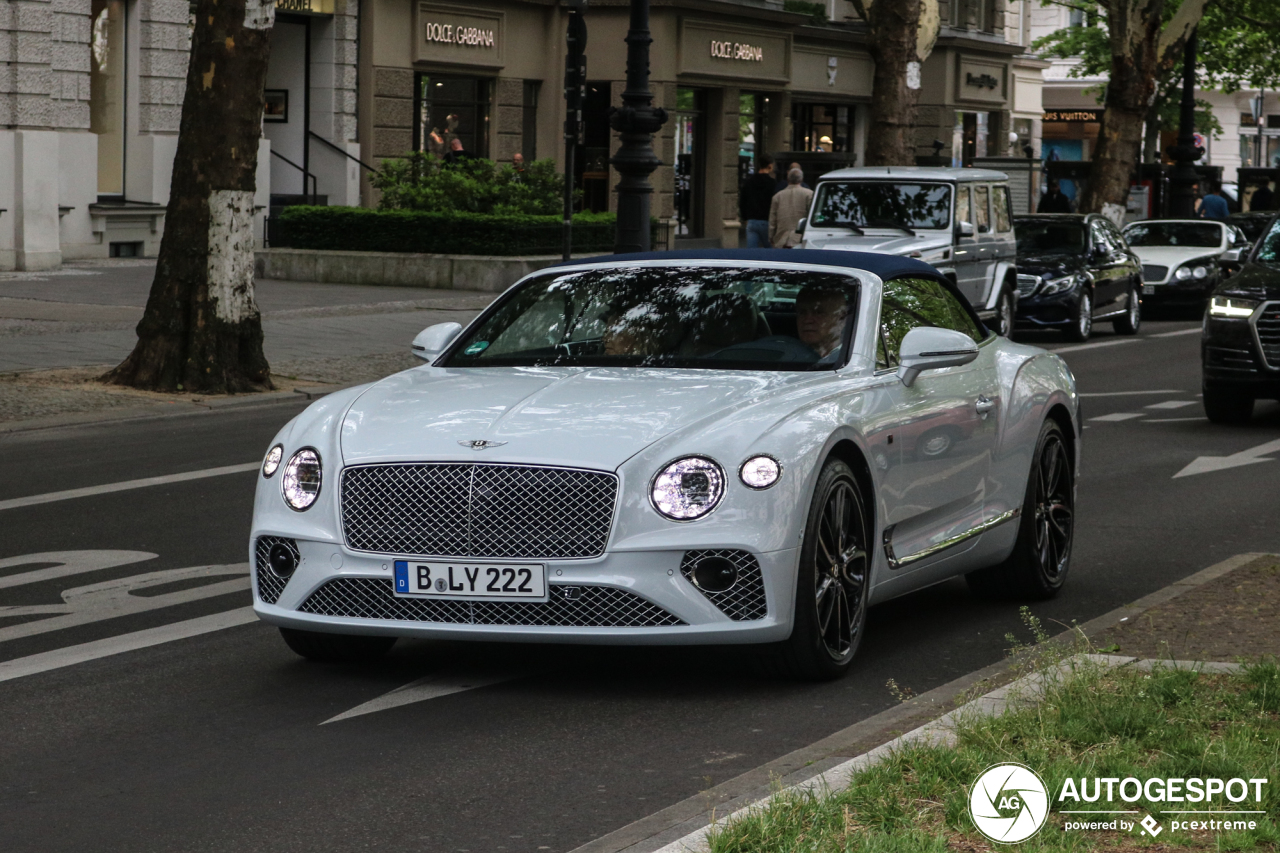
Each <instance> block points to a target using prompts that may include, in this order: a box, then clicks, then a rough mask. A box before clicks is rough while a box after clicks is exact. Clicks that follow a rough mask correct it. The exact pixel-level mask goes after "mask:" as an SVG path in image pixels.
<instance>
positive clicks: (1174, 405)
mask: <svg viewBox="0 0 1280 853" xmlns="http://www.w3.org/2000/svg"><path fill="white" fill-rule="evenodd" d="M1195 404H1196V401H1195V400H1165V401H1164V402H1163V403H1152V404H1151V405H1149V406H1144V408H1147V409H1181V408H1182V407H1183V406H1194V405H1195Z"/></svg>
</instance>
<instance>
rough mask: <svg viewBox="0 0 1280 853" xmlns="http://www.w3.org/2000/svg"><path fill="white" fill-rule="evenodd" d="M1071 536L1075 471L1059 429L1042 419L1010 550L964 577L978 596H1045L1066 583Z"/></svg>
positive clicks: (1044, 597)
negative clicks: (994, 563) (998, 561)
mask: <svg viewBox="0 0 1280 853" xmlns="http://www.w3.org/2000/svg"><path fill="white" fill-rule="evenodd" d="M1074 537H1075V474H1074V471H1073V470H1072V467H1071V455H1070V454H1069V453H1068V452H1067V443H1066V437H1065V436H1064V435H1063V432H1062V427H1060V426H1058V424H1057V423H1055V422H1054V421H1051V420H1049V421H1045V422H1044V426H1042V427H1041V428H1040V438H1039V440H1038V441H1037V442H1036V455H1035V457H1034V461H1033V462H1032V465H1031V473H1030V476H1028V477H1027V492H1026V495H1025V497H1024V498H1023V501H1022V515H1021V517H1020V519H1019V521H1018V538H1017V541H1016V542H1015V543H1014V546H1013V553H1012V554H1010V555H1009V558H1008V559H1007V560H1005V561H1004V562H1003V563H1001V564H999V565H998V566H992V567H991V568H988V569H979V570H978V571H976V572H970V573H969V574H967V575H965V580H966V581H967V582H968V584H969V589H970V590H972V591H973V592H974V593H975V594H976V595H978V596H981V597H982V598H994V599H1022V600H1027V599H1031V600H1044V599H1048V598H1053V597H1054V596H1055V595H1057V594H1058V590H1060V589H1062V584H1063V583H1064V582H1066V579H1067V570H1068V569H1069V568H1070V566H1071V544H1072V541H1073V539H1074Z"/></svg>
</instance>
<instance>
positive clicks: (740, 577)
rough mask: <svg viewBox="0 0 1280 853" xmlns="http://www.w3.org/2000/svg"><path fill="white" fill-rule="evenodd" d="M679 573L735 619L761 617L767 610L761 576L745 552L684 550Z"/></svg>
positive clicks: (745, 619)
mask: <svg viewBox="0 0 1280 853" xmlns="http://www.w3.org/2000/svg"><path fill="white" fill-rule="evenodd" d="M680 574H681V575H683V576H684V578H685V580H687V581H689V583H691V584H693V585H694V586H695V587H697V589H698V591H699V592H701V593H702V594H703V595H704V596H705V597H706V598H707V600H708V601H710V602H711V603H712V604H714V605H715V606H716V607H718V608H719V609H720V611H721V612H722V613H724V615H726V616H728V617H729V618H730V619H732V620H734V621H735V622H744V621H748V620H751V619H763V618H764V617H765V616H766V615H767V614H768V612H769V608H768V603H767V601H766V597H765V590H764V575H763V573H762V572H761V571H760V563H759V561H758V560H756V558H755V557H754V556H752V554H751V553H750V552H749V551H739V550H729V549H716V550H708V551H686V552H685V555H684V559H682V560H681V561H680Z"/></svg>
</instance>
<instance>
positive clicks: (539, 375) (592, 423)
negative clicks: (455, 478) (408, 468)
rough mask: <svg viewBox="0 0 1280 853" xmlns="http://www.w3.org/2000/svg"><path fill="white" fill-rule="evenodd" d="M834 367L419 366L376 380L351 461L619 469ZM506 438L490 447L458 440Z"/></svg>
mask: <svg viewBox="0 0 1280 853" xmlns="http://www.w3.org/2000/svg"><path fill="white" fill-rule="evenodd" d="M824 375H825V373H810V372H803V373H802V372H763V371H761V372H746V371H725V370H673V369H659V368H580V367H573V368H561V367H490V368H468V369H451V368H439V367H421V368H417V369H415V370H408V371H405V372H403V373H398V374H396V375H394V376H391V377H388V378H387V379H384V380H382V381H381V382H379V383H377V384H375V385H373V386H372V387H370V388H369V389H368V390H367V391H365V393H364V394H362V395H361V396H360V398H359V399H358V400H356V401H355V403H354V404H352V406H351V408H350V409H349V410H348V411H347V413H346V416H345V417H344V418H343V422H342V444H341V447H342V458H343V462H344V463H345V464H347V465H354V464H363V463H370V462H389V461H404V460H445V461H447V460H466V461H476V462H480V461H483V462H523V463H537V464H545V465H569V466H574V467H583V468H595V469H600V470H613V469H616V468H617V467H618V466H619V465H621V464H622V463H623V462H624V461H626V460H627V459H628V458H629V457H631V456H633V455H635V454H636V453H638V452H640V451H641V450H643V449H644V448H645V447H647V446H649V445H650V444H652V443H653V442H655V441H658V440H659V439H661V438H663V437H664V436H666V435H669V434H670V433H672V432H674V431H676V430H679V429H682V428H684V427H687V426H689V425H691V424H694V423H696V422H698V421H699V420H702V419H706V418H713V419H714V418H715V417H717V416H720V417H723V416H724V415H725V414H727V413H729V412H731V411H733V410H734V409H737V408H740V407H743V406H748V405H750V404H752V403H754V402H757V401H759V400H761V399H763V398H765V397H768V396H771V395H773V394H776V393H778V392H779V391H781V390H783V389H785V388H790V387H795V386H796V385H798V384H802V383H805V382H812V381H815V380H816V379H818V378H819V377H822V376H824ZM477 440H486V441H490V442H498V443H499V444H497V445H495V446H490V447H488V448H485V449H483V450H479V451H477V450H473V449H471V448H470V447H464V446H462V445H461V444H460V443H459V442H463V443H467V442H472V441H477Z"/></svg>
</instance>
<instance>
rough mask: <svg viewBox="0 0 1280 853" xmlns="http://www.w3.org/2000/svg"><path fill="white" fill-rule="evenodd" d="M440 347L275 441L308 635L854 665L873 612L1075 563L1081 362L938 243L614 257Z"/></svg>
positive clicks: (295, 604)
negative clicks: (1010, 318)
mask: <svg viewBox="0 0 1280 853" xmlns="http://www.w3.org/2000/svg"><path fill="white" fill-rule="evenodd" d="M413 351H414V353H415V354H416V355H418V356H419V357H420V358H422V359H423V360H425V361H426V362H427V363H426V364H425V365H423V366H421V367H418V368H415V369H411V370H407V371H405V372H403V373H398V374H396V375H394V376H390V377H388V378H386V379H383V380H381V381H379V382H376V383H373V384H372V385H362V386H358V387H355V388H348V389H345V390H342V391H338V392H335V393H333V394H330V395H329V396H327V397H325V398H323V399H321V400H319V401H317V402H316V403H314V404H312V405H311V407H310V408H308V409H307V410H306V411H304V412H303V413H302V414H300V415H298V416H297V417H296V418H294V420H293V421H291V422H290V423H289V424H288V425H286V426H285V427H284V428H283V429H282V430H281V431H280V432H279V434H278V435H277V436H276V437H275V438H274V439H273V440H272V442H271V444H270V445H269V447H270V450H269V451H268V452H267V455H266V458H265V460H264V464H263V467H262V470H261V472H260V474H259V477H258V481H257V494H256V499H255V503H254V515H253V526H252V532H251V538H250V542H249V550H250V554H251V559H252V561H253V566H254V569H253V577H254V583H253V590H254V609H255V610H256V612H257V613H258V615H259V616H260V617H261V618H262V619H263V620H264V621H266V622H268V623H271V624H273V625H277V626H279V627H280V629H281V631H282V633H283V635H284V639H285V641H286V642H287V643H288V644H289V646H290V647H291V648H293V649H294V651H296V652H298V653H299V654H301V655H303V656H304V657H308V658H316V659H329V660H332V659H359V658H365V657H372V656H375V655H379V654H382V653H383V652H385V651H386V650H387V649H388V648H389V647H390V646H391V645H392V644H393V643H394V642H395V640H396V638H397V637H431V638H442V639H462V640H504V641H513V640H519V641H533V642H577V643H603V644H670V645H674V644H693V643H716V644H720V643H763V644H770V648H769V650H768V651H769V653H770V654H774V655H776V656H777V660H778V661H779V662H780V664H781V665H782V666H783V667H785V668H786V669H787V670H789V671H791V672H793V673H795V674H796V675H797V676H802V677H806V678H832V677H835V676H838V675H840V674H842V673H843V672H845V671H846V670H847V669H848V668H849V665H850V662H851V661H852V660H853V657H854V653H855V652H856V650H857V648H858V646H859V644H860V643H861V641H862V637H863V634H864V631H865V628H866V621H865V620H866V610H867V607H868V606H869V605H871V604H874V603H876V602H879V601H884V600H886V599H889V598H892V597H895V596H898V595H902V594H904V593H907V592H910V591H912V590H916V589H920V588H923V587H925V586H929V585H931V584H934V583H937V582H938V581H940V580H942V579H944V578H948V577H951V576H955V575H961V574H963V575H966V577H967V578H968V581H969V584H970V586H971V587H972V588H973V589H974V590H976V591H977V592H978V593H979V594H982V595H991V596H1017V597H1021V598H1047V597H1050V596H1053V595H1054V594H1056V593H1057V591H1058V590H1059V589H1060V588H1061V587H1062V584H1063V582H1064V581H1065V579H1066V576H1067V572H1068V568H1069V565H1070V558H1071V547H1072V538H1073V533H1074V502H1075V485H1074V484H1075V480H1076V477H1077V475H1078V472H1079V459H1080V437H1081V431H1080V421H1079V400H1078V397H1077V393H1076V387H1075V380H1074V378H1073V377H1072V375H1071V371H1070V370H1069V369H1068V368H1067V365H1066V363H1065V362H1064V361H1063V360H1062V359H1061V358H1059V357H1058V356H1056V355H1053V354H1052V353H1048V352H1045V351H1044V350H1041V349H1037V348H1035V347H1030V346H1025V345H1022V344H1016V343H1013V342H1012V341H1009V340H1007V339H1005V338H1002V337H1000V336H998V335H995V334H993V333H991V332H990V331H988V330H986V329H984V328H983V326H982V324H981V323H980V322H979V321H978V318H977V316H976V314H975V313H974V312H973V310H972V308H971V307H970V306H969V304H968V303H967V302H966V300H965V299H964V298H963V297H962V296H961V295H960V293H959V291H958V290H957V288H956V286H955V284H954V283H953V282H952V281H951V280H950V279H949V278H947V277H945V276H943V275H941V274H939V273H938V272H937V271H936V270H934V269H933V268H932V267H930V266H929V265H927V264H924V263H921V262H919V261H915V260H910V259H906V258H896V257H890V256H886V255H874V254H866V253H850V252H831V251H823V252H817V251H805V250H789V251H784V250H772V249H770V250H751V251H732V252H722V251H706V252H697V251H685V252H659V253H651V254H643V255H621V256H618V255H615V256H609V257H606V258H603V259H594V258H593V259H588V260H587V261H583V262H572V263H567V264H562V265H560V266H556V267H552V268H549V269H546V270H542V271H539V272H536V273H533V274H531V275H528V276H526V277H525V278H524V279H522V280H521V281H519V282H518V283H516V285H515V286H514V287H512V288H511V289H510V290H508V291H507V292H506V293H505V294H503V295H502V296H500V297H499V298H498V299H497V300H496V301H495V302H494V303H493V304H492V305H491V306H490V307H489V308H487V309H486V310H485V311H484V312H483V313H482V314H481V315H480V316H479V317H477V318H476V319H475V320H473V321H472V323H471V324H470V325H469V326H468V327H467V328H466V329H463V328H462V327H461V326H460V325H458V324H457V323H444V324H439V325H436V326H431V327H429V328H427V329H425V330H424V331H423V332H422V333H421V334H419V335H418V337H417V338H416V339H415V340H414V344H413ZM930 415H934V416H935V417H933V418H932V419H931V418H930V417H929V416H930ZM931 420H932V422H933V423H936V424H938V425H945V426H947V427H948V428H952V427H954V428H955V429H956V430H957V432H956V433H955V435H954V438H953V440H952V441H951V445H950V446H949V447H948V448H947V449H946V451H945V452H943V453H941V454H939V453H936V452H934V453H931V452H928V451H927V450H926V451H925V452H916V451H919V450H920V444H919V442H916V443H915V444H914V445H913V446H912V452H908V447H907V445H908V444H909V442H907V441H903V440H897V439H899V438H900V437H902V436H903V435H904V431H906V432H911V431H913V430H915V429H918V427H917V426H915V425H918V424H925V423H929V422H931ZM925 434H927V433H926V432H923V431H922V432H921V433H920V436H921V437H923V436H924V435H925ZM933 449H934V450H935V451H936V450H938V445H934V447H933ZM939 457H941V458H939Z"/></svg>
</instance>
